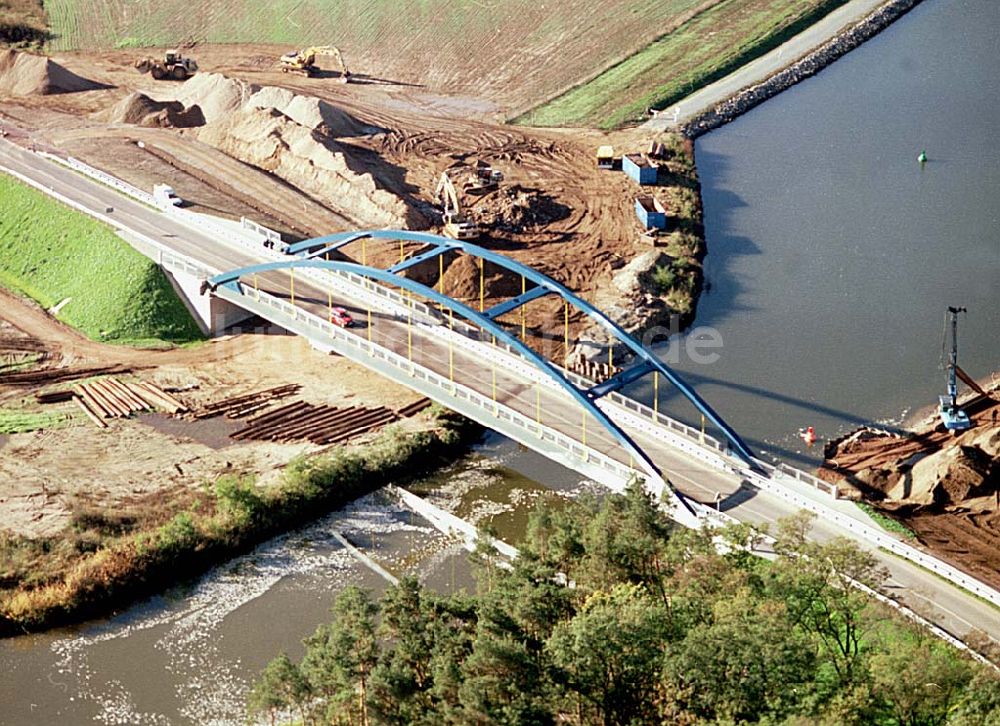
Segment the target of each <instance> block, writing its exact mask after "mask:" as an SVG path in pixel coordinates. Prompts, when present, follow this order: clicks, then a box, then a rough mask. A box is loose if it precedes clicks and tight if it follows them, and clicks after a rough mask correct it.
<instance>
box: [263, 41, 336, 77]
mask: <svg viewBox="0 0 1000 726" xmlns="http://www.w3.org/2000/svg"><path fill="white" fill-rule="evenodd" d="M321 55H332V56H333V57H334V58H336V59H337V63H338V64H339V65H340V79H339V80H340V82H341V83H349V82H350V78H351V72H350V71H349V70H347V64H346V63H345V62H344V56H343V54H342V53H341V52H340V48H337V47H336V46H333V45H320V46H313V47H311V48H303V49H302V50H293V51H291V52H289V53H285V54H284V55H283V56H281V59H280V60H279V63H280V65H281V71H282V73H288V72H289V71H294V72H296V73H305V74H306V75H307V76H311V75H313V74H314V73H317V72H318V71H319V70H320V69H319V68H317V67H316V58H318V57H319V56H321Z"/></svg>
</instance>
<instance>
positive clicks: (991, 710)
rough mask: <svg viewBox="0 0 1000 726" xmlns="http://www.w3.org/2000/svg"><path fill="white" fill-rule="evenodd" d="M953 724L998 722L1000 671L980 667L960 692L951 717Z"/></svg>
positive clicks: (978, 725)
mask: <svg viewBox="0 0 1000 726" xmlns="http://www.w3.org/2000/svg"><path fill="white" fill-rule="evenodd" d="M951 723H952V724H954V726H993V724H998V723H1000V673H997V671H996V670H994V669H993V668H980V669H979V671H978V672H977V673H976V674H975V676H974V677H973V678H972V680H971V681H970V682H969V684H968V685H967V686H966V688H965V691H964V693H963V694H962V698H961V701H960V702H959V703H958V705H957V706H956V708H955V711H954V716H953V718H952V719H951Z"/></svg>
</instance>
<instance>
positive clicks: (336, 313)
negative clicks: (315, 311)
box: [330, 308, 354, 328]
mask: <svg viewBox="0 0 1000 726" xmlns="http://www.w3.org/2000/svg"><path fill="white" fill-rule="evenodd" d="M330 322H331V323H333V324H334V325H339V326H340V327H342V328H350V327H351V326H353V325H354V318H352V317H351V314H350V313H349V312H347V311H346V310H344V308H333V309H332V310H330Z"/></svg>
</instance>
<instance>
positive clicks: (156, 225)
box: [0, 140, 1000, 640]
mask: <svg viewBox="0 0 1000 726" xmlns="http://www.w3.org/2000/svg"><path fill="white" fill-rule="evenodd" d="M0 167H6V168H8V169H11V170H13V171H16V172H18V173H20V174H22V175H24V176H26V177H28V178H30V179H32V180H33V181H35V182H37V183H39V184H42V185H44V186H45V187H48V188H50V189H52V190H54V191H57V192H59V193H61V194H63V195H64V196H66V197H68V198H70V199H73V200H74V201H76V202H77V203H79V204H82V205H84V206H85V207H87V208H89V209H91V210H93V211H95V212H98V213H102V214H103V213H104V212H105V209H106V208H107V207H112V208H113V209H114V211H113V212H112V213H110V214H109V215H108V216H110V217H111V218H113V219H114V220H116V222H117V223H118V224H119V225H120V226H121V228H123V229H127V230H130V231H133V232H137V233H140V234H143V235H145V236H147V237H150V238H152V239H155V240H157V241H158V242H160V243H162V244H164V245H166V246H168V247H170V248H171V249H173V250H176V251H177V252H179V253H182V254H184V255H187V256H189V257H191V258H193V259H195V260H198V261H199V262H201V263H202V264H204V265H205V266H206V267H211V268H213V269H215V270H218V271H224V270H230V269H235V268H238V267H243V266H247V265H251V264H255V263H258V262H261V261H264V258H263V256H262V257H260V258H256V257H254V256H253V255H252V254H251V253H250V252H249V251H248V250H246V249H244V248H239V247H235V246H232V247H231V246H229V245H227V244H225V243H221V242H219V241H218V240H216V239H214V238H212V237H211V236H209V235H206V234H203V233H199V232H196V231H194V230H192V229H191V228H189V227H187V226H185V225H182V224H179V223H176V222H174V221H173V220H171V219H170V218H168V217H167V216H166V215H164V214H163V213H161V212H158V211H156V210H153V209H150V208H149V207H146V206H144V205H142V204H139V203H137V202H134V201H132V200H131V199H129V198H127V197H125V196H123V195H121V194H119V193H118V192H116V191H114V190H113V189H111V188H109V187H105V186H103V185H101V184H98V183H96V182H94V181H92V180H90V179H88V178H86V177H83V176H81V175H79V174H76V173H75V172H73V171H70V170H69V169H66V168H64V167H61V166H59V165H57V164H54V163H52V162H50V161H48V160H45V159H43V158H40V157H38V156H36V155H34V154H31V153H30V152H27V151H25V150H23V149H20V148H19V147H16V146H14V145H13V144H10V143H8V142H7V141H4V140H0ZM81 274H92V275H95V276H96V275H99V274H100V270H82V271H81ZM258 285H259V286H260V289H261V290H264V291H266V292H268V293H270V294H272V295H276V296H280V297H285V298H290V297H291V286H292V279H291V275H290V274H289V273H288V272H287V271H285V272H272V273H267V274H263V275H260V276H259V277H258ZM294 288H295V302H296V304H297V305H300V306H301V307H303V308H305V309H308V310H310V311H312V312H314V313H315V314H317V315H321V316H326V315H327V310H328V308H329V306H330V305H331V304H333V305H341V306H343V307H345V308H347V309H348V310H350V311H351V312H352V314H353V316H354V317H355V319H356V321H357V322H358V323H359V325H358V327H355V328H352V329H351V331H352V332H353V333H354V334H356V335H359V336H363V337H365V338H366V339H367V338H368V336H369V335H370V336H371V340H372V341H373V342H375V343H377V344H379V345H382V346H384V347H386V348H389V349H391V350H393V351H395V352H396V353H399V354H400V355H404V356H406V355H412V358H413V360H414V362H416V363H419V364H421V365H423V366H425V367H427V368H430V369H432V370H434V371H436V372H438V373H439V374H441V375H445V376H447V375H449V372H451V373H453V375H454V377H455V379H456V380H458V381H460V382H461V383H463V384H464V385H467V386H469V387H471V388H474V389H475V390H477V391H478V392H479V393H481V394H483V395H485V396H493V395H494V392H495V396H496V400H497V401H498V402H500V403H503V404H505V405H507V406H509V407H511V408H514V409H516V410H518V411H520V412H521V413H523V414H524V415H525V416H527V417H529V418H536V417H537V418H538V420H540V422H541V423H543V424H545V425H546V426H549V427H551V428H553V429H557V430H559V431H561V432H563V433H565V434H567V435H569V436H572V437H575V438H577V439H579V438H580V437H581V435H582V433H583V430H584V428H585V429H586V443H587V445H589V446H591V447H592V448H594V449H597V450H599V451H601V452H603V453H605V454H607V455H608V456H611V457H613V458H616V459H617V460H619V461H622V462H623V463H633V462H630V461H629V456H628V454H627V453H625V452H624V451H623V450H622V447H621V446H620V445H619V444H618V443H617V442H616V441H615V440H614V439H613V438H612V437H611V435H610V434H608V433H607V432H606V431H604V430H603V429H601V427H600V425H599V424H598V422H597V421H596V420H595V419H593V418H591V417H587V419H588V420H586V422H584V417H583V415H582V414H581V411H580V408H579V407H578V405H577V404H576V403H575V402H574V401H572V400H571V399H570V398H569V396H568V394H563V393H561V392H559V391H557V390H554V389H551V388H549V387H547V386H539V385H537V384H535V383H534V382H533V381H531V380H529V379H527V378H524V377H521V376H519V375H518V374H516V373H515V372H512V371H511V370H509V369H506V368H502V367H500V368H494V367H492V366H491V365H490V364H488V363H486V362H484V361H483V360H481V359H480V358H479V357H477V356H476V355H475V354H474V353H471V352H469V351H468V350H466V349H465V348H460V347H456V346H451V345H449V344H448V343H447V342H442V341H441V340H440V338H438V337H435V336H433V335H431V334H429V333H428V332H425V330H424V329H422V328H420V327H418V326H415V325H414V326H411V325H409V323H408V321H407V319H406V318H405V317H403V316H398V315H393V314H389V313H386V312H384V311H378V310H375V311H372V314H371V328H370V329H369V327H368V309H367V308H364V307H362V306H361V305H359V304H357V303H356V302H354V301H352V300H348V299H345V298H343V297H342V296H341V295H340V294H339V293H338V292H333V293H332V296H331V293H329V292H328V291H326V290H322V289H319V288H318V287H317V286H316V285H315V284H312V283H311V282H309V281H307V280H306V279H304V278H302V277H301V276H299V277H296V278H295V281H294ZM483 423H484V424H486V425H489V422H488V421H484V422H483ZM626 430H628V429H627V428H626ZM629 433H630V435H632V436H633V437H634V438H635V440H636V441H637V443H638V444H639V445H640V447H641V448H642V449H643V450H644V451H646V452H647V454H648V455H649V456H650V458H651V459H652V460H653V461H654V462H655V464H656V465H657V466H658V467H659V468H660V469H661V471H662V472H663V473H664V476H665V477H666V478H668V479H669V481H670V482H671V483H672V484H673V485H674V486H675V487H676V488H677V489H678V490H680V491H682V492H683V493H684V494H686V495H687V496H689V497H692V498H694V499H697V500H700V501H702V502H705V503H710V504H714V503H715V501H716V499H717V496H719V497H721V502H720V506H721V508H722V509H723V511H726V512H727V513H728V514H729V515H731V516H733V517H735V518H737V519H739V520H741V521H745V522H752V523H756V524H767V525H769V526H771V527H773V526H774V524H775V523H776V522H777V520H778V519H780V518H782V517H786V516H789V515H791V514H793V513H794V512H795V511H797V510H796V508H795V507H794V506H793V505H791V504H789V503H786V502H785V501H784V500H782V499H780V498H778V497H776V496H774V495H771V494H768V493H766V492H763V491H759V490H756V489H753V488H749V487H741V483H740V480H739V478H738V477H736V476H735V475H730V474H727V473H725V472H721V471H719V470H717V469H714V468H710V467H709V466H707V465H705V464H702V463H700V462H698V461H696V460H694V459H691V458H689V457H687V456H685V455H683V454H681V453H680V452H679V451H677V450H675V449H673V448H671V447H669V446H668V445H666V444H664V443H662V442H660V441H658V440H655V439H652V438H650V437H648V436H646V435H644V434H642V433H639V432H635V431H631V432H629ZM840 506H841V507H842V508H843V507H847V508H848V509H849V508H850V506H851V505H847V504H845V503H841V505H840ZM843 534H844V531H843V530H841V529H840V528H838V527H834V526H831V525H830V524H828V523H826V522H823V521H816V522H815V524H814V527H813V531H812V535H813V536H814V537H815V538H816V539H818V540H828V539H831V538H833V537H835V536H838V535H843ZM860 544H861V546H862V547H865V548H866V549H872V547H871V545H869V544H867V543H866V542H863V541H862V542H860ZM874 551H875V554H876V556H877V557H878V558H879V560H880V561H881V563H882V564H883V565H884V566H885V567H886V568H887V569H888V570H889V572H890V574H891V577H890V580H889V582H888V587H887V589H888V590H891V591H895V594H896V595H898V596H900V597H901V599H903V600H904V601H905V602H906V603H907V604H908V605H909V606H910V607H911V608H913V609H914V610H915V611H917V612H918V613H920V614H921V615H923V616H925V617H927V618H928V619H930V620H932V621H933V622H936V623H938V624H939V625H941V626H942V627H944V628H945V629H947V630H949V631H951V632H953V633H955V634H959V635H964V634H965V633H967V632H968V631H969V630H972V629H973V628H978V629H980V630H983V631H985V632H987V633H988V634H990V635H991V636H992V637H994V638H995V639H998V640H1000V610H997V609H996V608H994V607H992V606H990V605H989V604H987V603H985V602H983V601H982V600H980V599H978V598H976V597H974V596H972V595H970V594H968V593H966V592H965V591H963V590H961V589H960V588H957V587H955V586H953V585H951V584H950V583H948V582H946V581H944V580H941V579H940V578H938V577H937V576H936V575H933V574H931V573H930V572H927V571H925V570H923V569H921V568H919V567H917V566H915V565H913V564H911V563H909V562H906V561H904V560H901V559H898V558H896V557H894V556H891V555H888V554H885V553H883V552H881V551H878V550H874Z"/></svg>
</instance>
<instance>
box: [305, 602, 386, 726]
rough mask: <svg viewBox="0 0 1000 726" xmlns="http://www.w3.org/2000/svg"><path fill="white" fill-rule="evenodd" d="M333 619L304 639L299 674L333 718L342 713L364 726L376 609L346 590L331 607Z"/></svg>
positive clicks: (373, 660)
mask: <svg viewBox="0 0 1000 726" xmlns="http://www.w3.org/2000/svg"><path fill="white" fill-rule="evenodd" d="M332 611H333V614H334V620H333V622H332V623H330V624H329V625H321V626H319V628H317V629H316V632H315V633H314V634H313V635H312V636H310V637H309V638H307V639H306V641H305V644H306V655H305V657H304V658H303V660H302V672H303V673H304V674H305V676H306V678H307V679H308V681H309V684H310V686H311V687H312V689H313V690H314V691H315V692H316V693H317V694H319V695H321V696H322V697H323V698H324V699H325V702H326V704H327V715H328V717H329V718H330V719H331V720H333V719H337V718H339V717H340V716H342V715H347V717H348V718H349V719H350V720H351V721H352V722H353V720H354V716H355V714H357V716H358V717H359V719H360V721H361V724H362V725H363V726H367V724H368V677H369V675H370V674H371V671H372V668H374V666H375V663H376V661H377V659H378V653H379V648H378V640H377V639H376V637H375V620H374V619H375V616H376V614H377V613H378V606H376V605H375V604H374V603H372V602H371V600H370V599H369V597H368V595H367V594H366V593H365V592H364V591H363V590H361V589H359V588H357V587H354V586H351V587H348V588H347V589H346V590H344V591H343V592H342V593H341V594H340V595H339V596H338V597H337V599H336V600H335V601H334V604H333V609H332Z"/></svg>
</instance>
